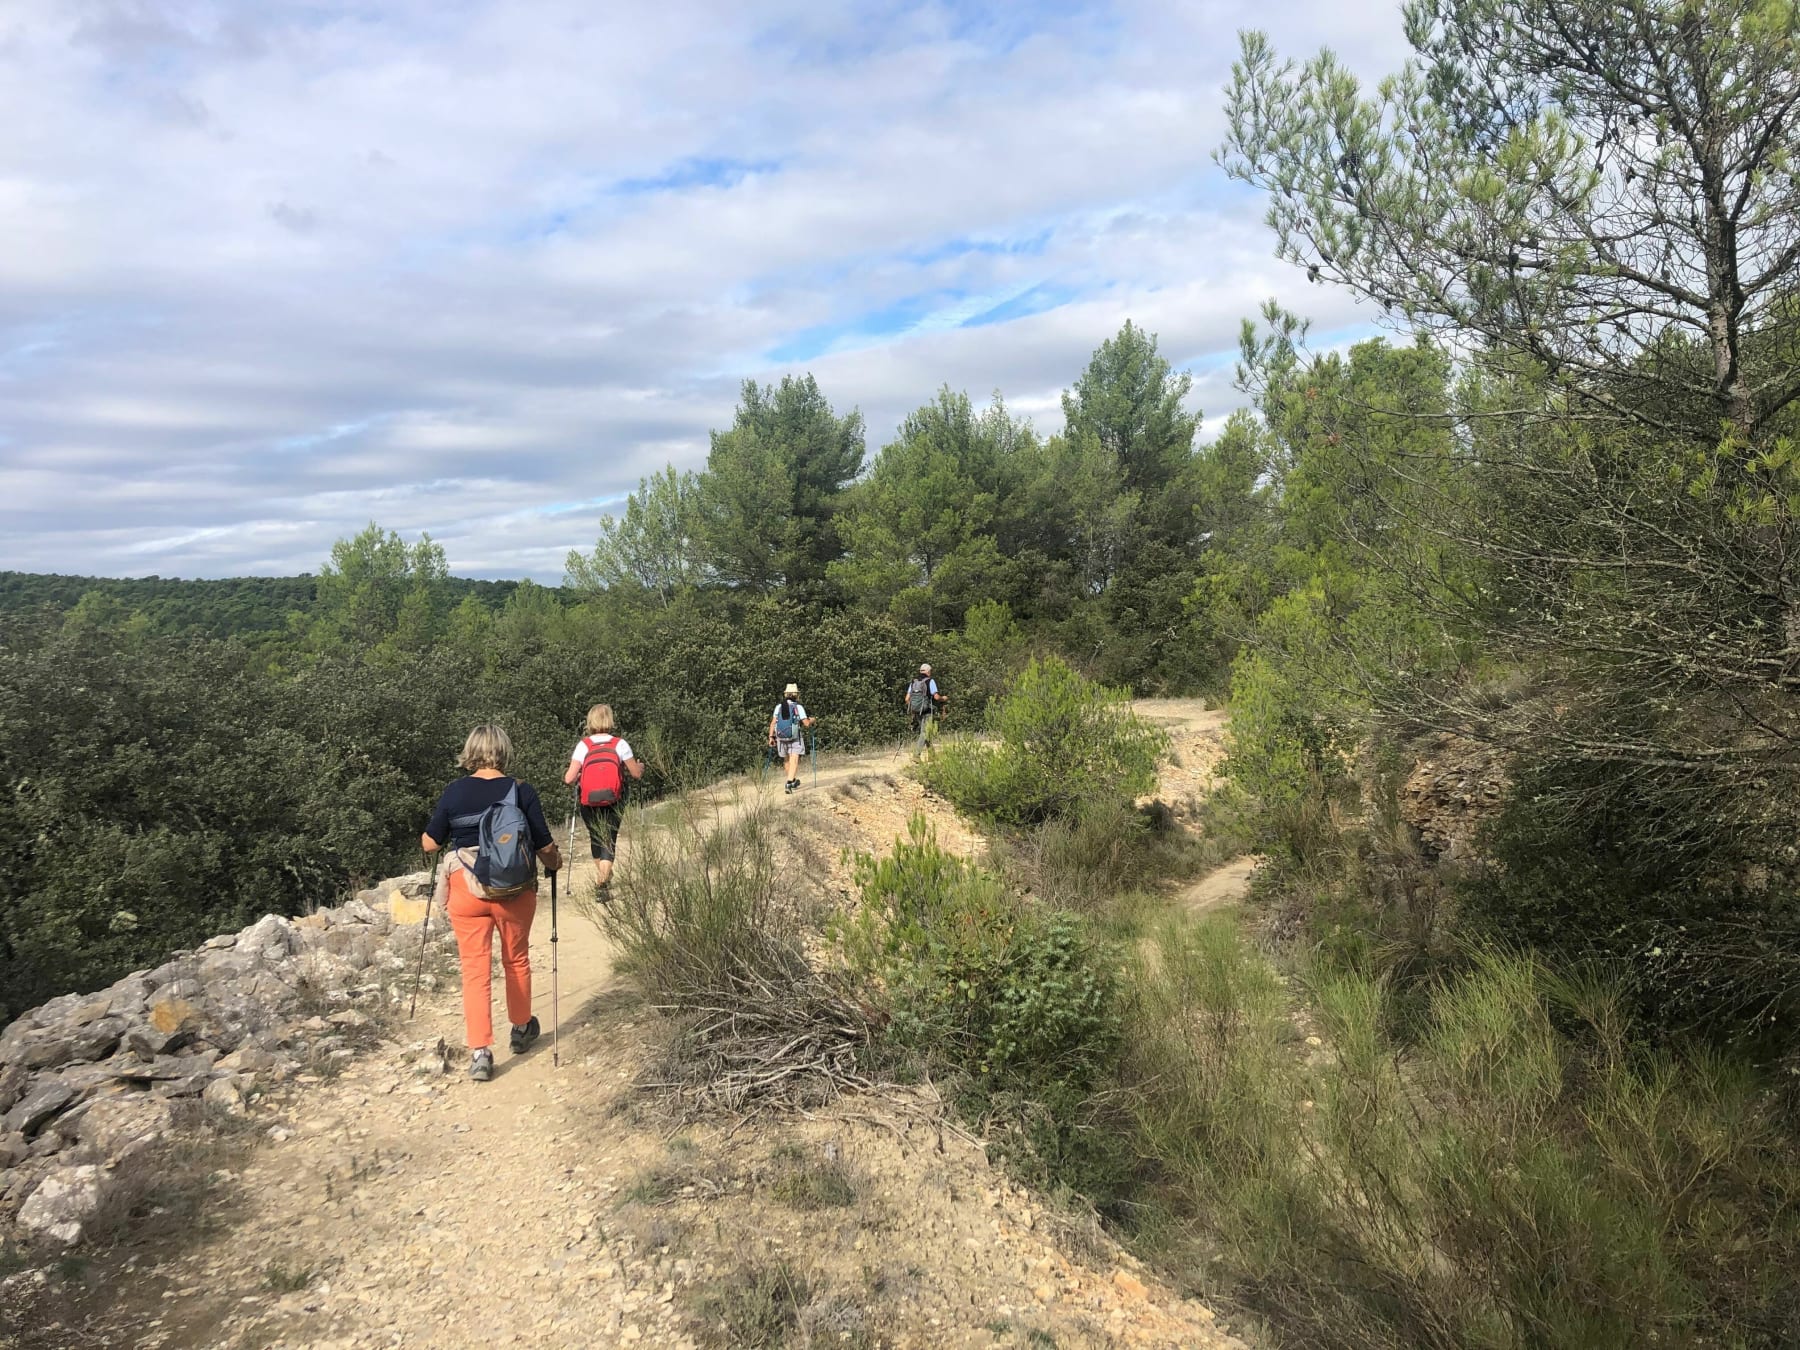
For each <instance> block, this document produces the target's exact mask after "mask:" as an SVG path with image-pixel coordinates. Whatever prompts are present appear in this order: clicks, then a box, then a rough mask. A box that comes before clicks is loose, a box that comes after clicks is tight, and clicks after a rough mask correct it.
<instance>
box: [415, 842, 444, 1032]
mask: <svg viewBox="0 0 1800 1350" xmlns="http://www.w3.org/2000/svg"><path fill="white" fill-rule="evenodd" d="M443 856H444V850H443V849H441V848H440V849H439V850H438V851H437V852H436V853H434V854H432V855H431V881H430V883H429V887H428V889H427V891H426V894H425V918H424V919H423V920H422V921H421V922H420V924H419V969H418V971H417V972H416V973H415V974H414V975H413V996H412V1006H411V1007H410V1008H408V1009H407V1010H406V1020H407V1021H409V1022H410V1021H412V1019H413V1014H414V1013H416V1012H418V1011H419V986H420V985H421V984H423V983H424V982H425V935H426V933H427V932H428V931H429V930H430V928H431V902H432V901H433V900H434V899H436V898H437V870H438V863H439V862H440V861H441V860H442V858H443Z"/></svg>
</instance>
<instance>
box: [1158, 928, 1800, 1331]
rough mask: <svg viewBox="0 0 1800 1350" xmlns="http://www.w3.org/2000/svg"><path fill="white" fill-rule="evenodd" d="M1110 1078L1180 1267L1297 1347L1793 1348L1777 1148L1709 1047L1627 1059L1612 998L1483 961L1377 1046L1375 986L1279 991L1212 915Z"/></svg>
mask: <svg viewBox="0 0 1800 1350" xmlns="http://www.w3.org/2000/svg"><path fill="white" fill-rule="evenodd" d="M1141 974H1142V997H1141V998H1140V999H1139V1000H1138V1001H1137V1003H1136V1004H1135V1008H1134V1011H1135V1016H1134V1020H1133V1023H1132V1025H1131V1026H1130V1027H1129V1029H1128V1034H1127V1036H1126V1037H1125V1040H1124V1045H1125V1047H1126V1050H1127V1056H1128V1058H1127V1063H1126V1064H1125V1066H1124V1069H1123V1075H1124V1085H1125V1086H1126V1088H1127V1090H1128V1092H1129V1095H1130V1099H1131V1100H1133V1101H1134V1102H1135V1103H1136V1104H1137V1129H1138V1131H1139V1134H1140V1139H1141V1142H1142V1145H1143V1147H1144V1148H1145V1150H1146V1152H1147V1153H1149V1154H1150V1155H1152V1156H1154V1157H1155V1158H1157V1159H1158V1160H1159V1161H1160V1163H1161V1164H1162V1167H1163V1169H1164V1171H1163V1176H1162V1180H1161V1181H1160V1183H1159V1187H1158V1189H1159V1198H1160V1199H1161V1200H1162V1201H1163V1202H1164V1203H1167V1204H1168V1205H1170V1207H1171V1208H1172V1210H1173V1211H1174V1212H1175V1214H1176V1215H1177V1216H1178V1222H1177V1224H1176V1230H1177V1231H1179V1232H1181V1233H1183V1234H1184V1235H1185V1240H1186V1244H1187V1245H1186V1248H1185V1250H1184V1252H1183V1255H1185V1256H1188V1257H1193V1256H1195V1255H1196V1254H1199V1253H1204V1254H1205V1255H1206V1256H1209V1257H1211V1258H1212V1259H1213V1263H1214V1269H1215V1270H1217V1271H1221V1272H1223V1273H1225V1274H1226V1275H1227V1277H1228V1283H1229V1288H1230V1291H1231V1293H1232V1296H1233V1297H1235V1298H1236V1299H1237V1300H1238V1301H1240V1302H1241V1303H1242V1304H1244V1305H1246V1306H1247V1307H1249V1308H1251V1309H1254V1310H1255V1311H1256V1312H1257V1313H1259V1314H1260V1315H1261V1316H1262V1317H1263V1318H1265V1319H1267V1320H1268V1322H1269V1323H1270V1324H1271V1326H1273V1327H1274V1328H1275V1330H1276V1331H1277V1332H1278V1333H1280V1334H1282V1335H1283V1336H1284V1338H1291V1340H1292V1343H1295V1344H1304V1345H1308V1346H1346V1347H1348V1346H1360V1345H1368V1344H1399V1345H1408V1346H1432V1347H1444V1350H1449V1348H1450V1347H1461V1346H1508V1347H1512V1346H1517V1347H1524V1346H1551V1347H1562V1346H1566V1347H1569V1348H1570V1350H1575V1348H1576V1347H1582V1348H1583V1350H1585V1348H1586V1347H1605V1346H1618V1347H1624V1346H1636V1345H1643V1344H1652V1343H1662V1344H1733V1345H1743V1346H1771V1347H1772V1346H1775V1345H1779V1344H1790V1343H1792V1341H1793V1338H1794V1336H1795V1334H1796V1332H1800V1299H1797V1298H1796V1296H1795V1294H1794V1292H1793V1289H1792V1285H1791V1281H1790V1280H1789V1279H1788V1278H1787V1274H1786V1272H1787V1271H1788V1270H1789V1269H1791V1266H1792V1263H1793V1261H1794V1260H1795V1259H1796V1258H1800V1216H1796V1214H1795V1213H1794V1210H1793V1206H1792V1203H1791V1199H1790V1198H1789V1197H1790V1196H1791V1194H1792V1189H1793V1178H1794V1177H1795V1176H1796V1175H1797V1173H1796V1162H1797V1161H1800V1159H1797V1158H1796V1155H1795V1150H1794V1146H1793V1141H1792V1138H1791V1136H1789V1135H1788V1134H1787V1133H1785V1132H1784V1130H1783V1129H1782V1127H1781V1126H1780V1124H1779V1121H1778V1118H1777V1116H1776V1113H1775V1111H1774V1109H1773V1102H1772V1100H1771V1099H1770V1097H1769V1096H1768V1095H1767V1093H1766V1092H1765V1091H1764V1090H1762V1089H1761V1088H1759V1086H1758V1085H1757V1083H1756V1081H1755V1079H1754V1078H1753V1077H1751V1076H1749V1075H1748V1074H1746V1073H1744V1072H1742V1071H1741V1070H1739V1069H1738V1068H1736V1067H1734V1066H1733V1065H1731V1064H1729V1063H1727V1062H1725V1061H1722V1060H1720V1059H1718V1058H1717V1057H1715V1056H1711V1055H1707V1054H1700V1053H1693V1054H1676V1053H1673V1052H1667V1051H1658V1052H1649V1051H1643V1050H1634V1049H1633V1048H1632V1047H1631V1046H1630V1045H1629V1044H1628V1042H1627V1041H1626V1040H1625V1039H1624V1038H1623V1036H1622V1035H1621V1033H1620V1027H1621V1026H1622V1025H1623V1022H1622V1019H1621V1018H1620V1017H1619V1015H1618V1008H1619V995H1618V993H1617V991H1616V990H1609V989H1608V988H1607V987H1606V986H1604V985H1603V984H1599V983H1596V982H1594V981H1586V982H1581V981H1575V982H1571V981H1568V980H1559V979H1555V978H1553V977H1551V976H1550V975H1548V974H1547V972H1546V971H1545V970H1544V969H1543V968H1542V967H1541V966H1540V965H1538V964H1537V963H1535V962H1534V961H1532V960H1530V959H1528V958H1521V957H1513V956H1500V955H1492V954H1488V955H1481V956H1479V957H1477V958H1475V959H1474V961H1473V963H1472V965H1471V966H1470V967H1469V969H1468V970H1467V972H1466V973H1465V974H1463V975H1461V976H1459V977H1457V978H1454V979H1449V980H1446V981H1445V982H1444V984H1443V985H1442V986H1441V987H1440V988H1439V989H1438V990H1437V992H1436V993H1435V995H1434V996H1433V997H1432V999H1431V1005H1430V1014H1429V1019H1428V1027H1427V1029H1426V1030H1425V1032H1424V1034H1423V1036H1422V1038H1421V1039H1420V1040H1419V1042H1418V1043H1417V1045H1416V1046H1415V1047H1412V1048H1410V1049H1408V1048H1406V1047H1403V1046H1400V1045H1398V1044H1396V1043H1395V1042H1394V1041H1393V1040H1392V1039H1391V1038H1390V1037H1389V1036H1388V1035H1387V1034H1386V1033H1385V1031H1384V1027H1385V1026H1386V1025H1387V1023H1388V1022H1389V1020H1390V1017H1389V1012H1388V1010H1387V1008H1386V1001H1387V997H1388V994H1387V990H1386V986H1385V984H1384V982H1382V981H1381V980H1378V979H1372V978H1369V977H1367V976H1365V975H1361V974H1357V973H1354V972H1352V973H1333V974H1328V975H1324V976H1321V977H1320V978H1318V979H1317V980H1315V982H1314V984H1313V987H1312V991H1311V992H1312V994H1313V996H1314V1000H1315V1002H1316V1005H1317V1008H1318V1012H1319V1016H1320V1020H1321V1026H1320V1030H1321V1032H1322V1033H1323V1036H1322V1039H1323V1041H1324V1042H1325V1045H1326V1046H1327V1047H1328V1049H1321V1050H1320V1051H1319V1052H1318V1053H1317V1054H1316V1055H1314V1056H1313V1060H1314V1062H1312V1063H1308V1062H1307V1061H1306V1060H1304V1059H1303V1058H1302V1056H1301V1054H1300V1053H1298V1048H1297V1046H1296V1045H1295V1042H1296V1041H1297V1040H1298V1039H1299V1036H1298V1032H1297V1031H1296V1029H1295V1028H1294V1026H1293V1023H1292V1021H1291V1018H1290V1010H1289V1007H1288V997H1287V994H1286V991H1285V990H1284V988H1283V987H1282V985H1281V983H1280V981H1279V979H1278V977H1277V976H1276V975H1275V973H1274V972H1273V970H1272V969H1271V968H1270V967H1269V966H1268V965H1267V964H1266V962H1264V961H1263V959H1262V958H1260V957H1259V956H1257V955H1255V954H1254V953H1252V952H1250V951H1248V950H1246V949H1244V948H1243V947H1242V946H1241V944H1240V943H1239V942H1238V940H1237V939H1236V937H1235V935H1234V934H1232V932H1231V931H1230V929H1229V928H1228V927H1227V926H1226V925H1225V924H1223V923H1221V922H1212V923H1207V924H1202V925H1199V926H1196V927H1193V928H1189V929H1185V930H1184V929H1182V928H1180V927H1178V926H1176V927H1171V928H1169V929H1166V930H1165V931H1164V932H1163V933H1161V934H1160V935H1159V937H1158V941H1157V943H1156V946H1155V947H1154V949H1153V952H1152V954H1151V955H1150V956H1149V957H1148V958H1146V961H1145V963H1144V968H1143V970H1142V973H1141Z"/></svg>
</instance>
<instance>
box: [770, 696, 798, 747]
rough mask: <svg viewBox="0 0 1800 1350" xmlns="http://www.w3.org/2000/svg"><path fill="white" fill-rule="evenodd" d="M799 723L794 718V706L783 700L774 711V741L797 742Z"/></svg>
mask: <svg viewBox="0 0 1800 1350" xmlns="http://www.w3.org/2000/svg"><path fill="white" fill-rule="evenodd" d="M799 737H800V723H799V722H798V721H796V720H795V718H794V705H793V704H791V703H789V702H787V700H785V699H783V700H782V704H781V706H780V707H779V708H777V709H776V710H775V739H776V740H778V741H792V740H798V739H799Z"/></svg>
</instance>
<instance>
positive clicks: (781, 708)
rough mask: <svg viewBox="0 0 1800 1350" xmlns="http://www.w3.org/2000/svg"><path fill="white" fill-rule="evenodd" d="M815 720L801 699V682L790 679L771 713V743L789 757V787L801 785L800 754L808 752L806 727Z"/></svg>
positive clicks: (777, 751)
mask: <svg viewBox="0 0 1800 1350" xmlns="http://www.w3.org/2000/svg"><path fill="white" fill-rule="evenodd" d="M812 724H813V720H812V717H811V716H810V715H808V713H807V711H806V707H805V705H804V704H802V703H801V702H800V686H799V685H797V684H794V683H793V682H792V681H789V683H788V687H787V688H786V689H784V690H782V691H781V702H779V703H777V704H776V705H775V711H774V713H773V714H771V715H770V717H769V744H770V745H772V746H774V747H775V753H776V754H778V755H780V756H781V757H782V758H783V759H785V760H786V761H787V790H788V791H789V792H790V793H791V792H794V791H795V790H797V789H798V788H799V786H800V756H802V755H804V754H805V753H806V728H807V727H810V726H811V725H812Z"/></svg>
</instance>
